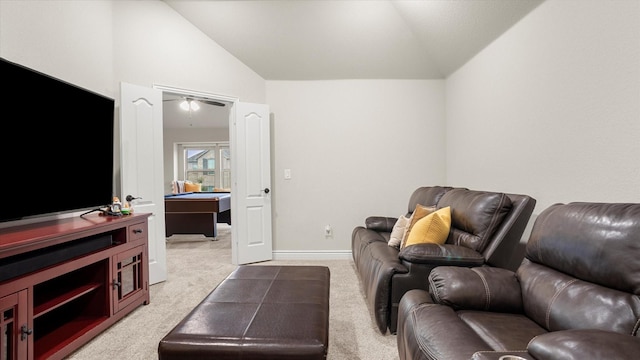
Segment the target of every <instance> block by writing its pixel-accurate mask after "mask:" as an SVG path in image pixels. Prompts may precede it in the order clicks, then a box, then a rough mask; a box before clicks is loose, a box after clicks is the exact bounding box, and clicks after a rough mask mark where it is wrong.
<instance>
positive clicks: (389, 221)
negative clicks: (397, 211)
mask: <svg viewBox="0 0 640 360" xmlns="http://www.w3.org/2000/svg"><path fill="white" fill-rule="evenodd" d="M397 221H398V218H394V217H386V216H369V217H368V218H367V219H366V220H365V221H364V225H365V227H366V228H367V229H370V230H374V231H384V232H391V230H393V225H395V224H396V222H397Z"/></svg>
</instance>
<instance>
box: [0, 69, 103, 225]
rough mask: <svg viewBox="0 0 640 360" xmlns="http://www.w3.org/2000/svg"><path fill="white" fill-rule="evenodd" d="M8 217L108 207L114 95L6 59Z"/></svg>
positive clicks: (4, 197) (3, 150)
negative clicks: (91, 89) (80, 85)
mask: <svg viewBox="0 0 640 360" xmlns="http://www.w3.org/2000/svg"><path fill="white" fill-rule="evenodd" d="M0 83H1V84H2V87H3V89H4V91H3V93H4V95H2V96H0V111H1V112H2V113H3V114H4V115H3V116H2V118H3V120H2V129H3V131H2V138H1V140H0V167H1V168H2V175H0V189H2V190H1V191H0V202H1V204H2V205H1V206H0V222H2V223H5V224H6V222H8V221H13V220H20V219H27V218H37V217H42V216H48V215H54V214H61V213H71V212H75V211H82V210H87V209H89V210H90V209H93V208H99V207H105V206H107V205H108V204H110V202H111V199H112V196H113V161H114V158H113V146H114V143H113V142H114V134H113V132H114V100H113V99H111V98H109V97H106V96H103V95H100V94H97V93H95V92H92V91H89V90H87V89H84V88H82V87H79V86H76V85H74V84H70V83H68V82H66V81H63V80H61V79H57V78H55V77H53V76H49V75H46V74H44V73H41V72H39V71H36V70H33V69H30V68H28V67H26V66H22V65H20V64H17V63H14V62H11V61H8V60H6V59H4V58H0Z"/></svg>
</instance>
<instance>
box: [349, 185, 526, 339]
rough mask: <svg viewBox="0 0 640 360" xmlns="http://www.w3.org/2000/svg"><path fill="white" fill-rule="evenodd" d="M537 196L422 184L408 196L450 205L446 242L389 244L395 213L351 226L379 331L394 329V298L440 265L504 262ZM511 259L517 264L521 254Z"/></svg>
mask: <svg viewBox="0 0 640 360" xmlns="http://www.w3.org/2000/svg"><path fill="white" fill-rule="evenodd" d="M535 203H536V202H535V199H533V198H531V197H529V196H527V195H518V194H505V193H499V192H489V191H476V190H469V189H466V188H454V187H442V186H431V187H420V188H418V189H416V190H415V191H414V192H413V194H412V195H411V197H410V199H409V207H408V212H407V214H406V215H407V216H410V215H411V213H412V212H413V211H414V210H415V209H416V205H418V204H420V205H424V206H434V207H435V208H436V209H442V208H444V207H450V208H451V225H450V232H449V235H448V238H447V239H446V242H445V244H443V245H440V244H415V245H411V246H406V247H403V248H400V249H399V248H396V247H393V246H389V245H388V241H389V238H390V234H391V232H392V230H393V226H394V224H395V223H396V221H397V220H398V219H397V218H395V217H385V216H371V217H368V218H367V219H366V220H365V226H357V227H356V228H355V229H354V230H353V232H352V239H351V250H352V256H353V260H354V264H355V267H356V270H357V273H358V275H359V278H360V282H361V285H362V288H363V291H364V294H365V296H366V301H367V305H368V307H369V310H370V312H371V314H372V317H373V318H374V320H375V323H376V325H377V326H378V329H379V331H380V332H381V333H382V334H385V333H386V332H387V329H388V330H389V332H390V333H392V334H394V333H395V332H396V322H397V315H398V304H399V303H400V299H401V298H402V296H403V295H404V293H406V292H407V291H408V290H411V289H427V282H426V279H427V276H428V275H429V272H430V271H431V269H433V268H434V267H436V266H439V265H455V266H467V267H470V266H482V265H491V266H502V267H508V264H509V262H510V261H511V258H510V257H511V254H512V252H513V249H514V247H515V246H517V245H518V244H519V242H520V240H521V237H522V234H523V232H524V229H525V227H526V225H527V223H528V221H529V218H530V216H531V213H532V212H533V208H534V207H535ZM521 259H522V258H520V259H518V260H517V261H516V262H515V264H516V265H515V266H517V264H519V262H520V260H521Z"/></svg>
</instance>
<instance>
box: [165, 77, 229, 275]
mask: <svg viewBox="0 0 640 360" xmlns="http://www.w3.org/2000/svg"><path fill="white" fill-rule="evenodd" d="M153 88H154V89H158V90H161V91H162V92H170V93H176V94H183V95H191V96H194V97H199V98H205V99H210V100H213V101H220V102H227V103H231V104H232V105H231V109H230V111H229V119H228V122H229V149H230V150H231V156H232V160H231V183H232V184H235V183H236V174H237V173H238V170H237V168H236V162H235V161H233V154H234V152H235V142H234V136H235V133H234V121H235V118H236V105H237V103H238V102H239V99H238V98H237V97H233V96H227V95H219V94H212V93H207V92H202V91H195V90H188V89H181V88H176V87H172V86H166V85H153ZM163 161H164V160H163ZM232 191H233V190H232ZM237 200H238V199H237V197H235V196H233V195H232V196H231V209H237V208H238V204H237ZM236 216H237V212H235V211H231V223H232V224H234V223H235V224H237V220H236V219H235V217H236ZM237 238H238V235H237V226H231V240H232V241H231V262H232V263H233V264H237V263H238V261H237V260H238V249H237V246H236V245H237V244H236V240H235V239H237Z"/></svg>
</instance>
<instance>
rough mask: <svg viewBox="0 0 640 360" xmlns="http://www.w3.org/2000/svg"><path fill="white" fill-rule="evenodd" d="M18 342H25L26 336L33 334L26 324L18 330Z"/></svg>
mask: <svg viewBox="0 0 640 360" xmlns="http://www.w3.org/2000/svg"><path fill="white" fill-rule="evenodd" d="M20 333H21V335H20V340H26V339H27V336H29V335H31V334H33V329H29V328H28V327H27V324H24V325H22V327H21V328H20Z"/></svg>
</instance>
